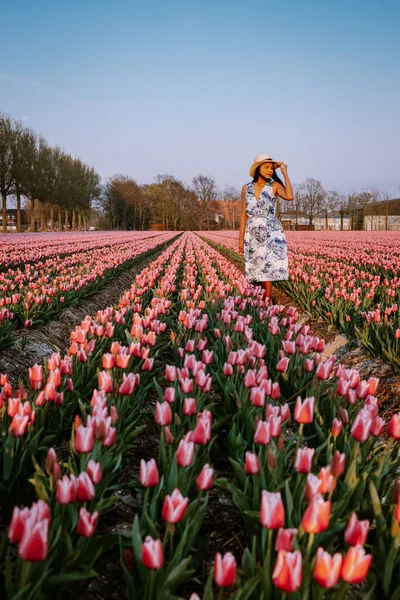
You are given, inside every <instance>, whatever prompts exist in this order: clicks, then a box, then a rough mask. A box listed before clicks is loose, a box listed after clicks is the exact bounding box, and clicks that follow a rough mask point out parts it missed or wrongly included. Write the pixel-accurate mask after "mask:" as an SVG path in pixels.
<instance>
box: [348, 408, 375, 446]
mask: <svg viewBox="0 0 400 600" xmlns="http://www.w3.org/2000/svg"><path fill="white" fill-rule="evenodd" d="M371 425H372V419H371V414H370V413H369V412H368V411H367V410H363V409H361V410H360V412H359V413H358V414H357V416H356V418H355V419H354V421H353V425H352V427H351V435H352V436H353V438H354V439H355V440H357V441H359V442H365V440H367V439H368V437H369V433H370V429H371Z"/></svg>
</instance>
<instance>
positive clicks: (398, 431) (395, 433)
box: [388, 413, 400, 440]
mask: <svg viewBox="0 0 400 600" xmlns="http://www.w3.org/2000/svg"><path fill="white" fill-rule="evenodd" d="M388 434H389V435H390V437H391V438H393V439H395V440H400V413H396V414H394V415H393V416H392V418H391V419H390V421H389V425H388Z"/></svg>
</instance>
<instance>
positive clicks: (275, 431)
mask: <svg viewBox="0 0 400 600" xmlns="http://www.w3.org/2000/svg"><path fill="white" fill-rule="evenodd" d="M368 235H371V232H368ZM205 237H207V238H208V239H209V240H210V241H211V242H212V245H210V244H208V243H207V241H205V239H204V238H205ZM10 239H11V238H10ZM25 239H27V238H25ZM318 239H321V240H322V241H321V243H320V245H319V246H318ZM35 240H38V244H37V246H35ZM94 241H96V243H97V244H98V245H96V244H95V245H94V246H92V241H91V239H90V238H89V236H87V238H85V239H82V245H81V246H79V249H77V248H76V246H75V243H74V252H69V251H68V250H69V248H70V246H69V245H68V238H67V234H66V235H65V236H60V245H59V246H58V245H57V241H56V238H55V237H54V238H53V241H52V242H51V244H50V243H49V244H46V243H44V242H43V241H40V239H39V238H36V236H32V243H30V242H29V241H28V242H27V244H26V247H25V248H23V249H22V250H21V251H20V253H19V255H18V253H17V252H16V253H15V255H14V256H13V261H14V266H9V263H8V259H6V258H4V257H2V258H1V256H0V258H1V261H2V262H1V265H0V283H1V286H0V299H9V298H11V300H12V303H10V302H8V301H5V302H4V303H3V305H2V308H1V309H0V310H3V311H8V313H12V314H14V315H15V317H14V318H15V319H18V320H19V323H20V325H23V324H25V325H26V321H27V320H28V321H29V320H30V319H32V321H33V324H35V319H36V320H37V322H39V321H40V319H44V318H45V316H44V307H46V305H47V306H48V307H51V308H54V307H57V305H56V304H53V303H59V302H61V298H62V297H64V300H65V301H68V302H70V303H72V301H73V295H74V293H76V294H80V293H82V292H83V291H84V289H85V285H87V284H88V283H93V282H96V281H97V280H98V279H101V278H102V277H103V276H104V274H105V273H110V272H112V270H113V269H115V268H118V265H121V264H122V263H124V262H126V261H129V260H131V259H132V258H133V257H135V256H138V255H139V254H140V253H144V252H146V251H148V250H150V249H151V248H154V247H155V246H157V245H160V244H163V243H165V242H167V241H169V242H170V243H169V244H168V245H167V246H166V247H165V249H164V250H163V251H162V253H161V254H159V256H158V257H157V258H155V259H154V260H153V261H152V262H150V264H148V266H146V267H145V268H144V269H143V270H142V271H141V272H140V273H139V274H138V275H137V276H136V278H135V280H134V281H133V282H132V285H131V287H130V288H129V289H127V290H126V291H124V292H123V293H121V298H120V301H119V303H118V304H117V305H116V306H109V307H104V310H100V311H98V312H97V313H96V314H94V315H88V316H86V317H85V319H83V321H82V322H81V324H80V326H77V327H76V328H75V329H74V330H73V331H71V333H70V345H69V348H68V350H67V351H66V352H62V353H61V352H54V353H53V354H52V355H51V356H49V358H48V359H47V360H46V361H45V363H44V364H35V365H32V366H31V368H30V369H29V374H26V377H23V376H22V375H21V380H22V379H26V384H25V385H24V384H23V383H20V384H19V385H14V384H13V383H12V382H11V380H10V378H9V377H8V376H7V373H2V374H0V427H1V437H0V444H1V446H0V491H1V494H0V536H1V540H0V570H1V571H0V590H1V598H6V599H7V600H11V599H12V600H19V599H23V600H41V599H47V598H52V599H54V600H55V599H60V600H61V599H68V598H72V597H73V596H77V595H78V594H79V597H80V598H86V599H88V600H100V599H102V600H106V599H107V600H108V599H109V598H121V599H122V598H124V599H128V600H138V599H140V600H179V599H184V600H199V599H201V600H213V599H215V600H221V599H225V600H228V599H229V600H267V599H268V600H270V599H271V600H281V599H294V600H303V599H304V600H322V599H324V598H326V599H330V598H332V599H345V598H347V599H356V598H361V597H363V598H366V599H367V600H371V599H374V598H380V599H388V600H400V412H398V413H395V414H393V415H392V416H391V418H390V421H388V422H385V421H384V420H383V419H382V418H381V416H380V415H379V409H378V403H377V399H376V395H375V394H376V392H377V389H378V386H379V380H378V379H377V378H375V377H370V378H369V379H367V380H363V379H362V378H361V377H360V373H359V372H358V371H357V370H356V369H347V368H345V367H344V366H343V365H341V364H340V363H339V362H338V361H337V360H336V357H335V356H334V355H330V356H329V357H328V358H327V359H326V360H323V359H322V356H321V355H322V352H323V351H324V349H325V343H324V340H323V339H320V338H318V337H315V336H312V335H310V328H309V326H307V325H302V324H300V323H299V322H298V321H299V319H300V314H299V312H298V311H297V309H296V308H294V307H285V306H283V305H274V304H272V303H271V302H270V301H269V300H268V299H266V298H265V297H264V292H263V290H262V288H260V287H258V286H253V285H251V284H250V283H249V282H247V280H246V279H245V278H244V277H243V274H242V273H241V271H240V270H239V269H238V268H237V267H236V266H235V265H234V264H233V263H232V262H231V261H230V260H229V259H228V258H227V257H226V255H225V253H224V254H222V253H220V252H219V251H218V250H217V249H216V244H218V245H219V246H221V247H222V246H224V247H225V248H227V249H228V250H229V249H230V250H231V251H233V252H236V250H237V242H238V236H237V232H202V233H201V235H197V234H194V233H183V234H181V235H179V236H177V234H176V232H170V233H166V232H161V233H158V232H132V233H129V234H127V233H126V232H125V233H117V232H114V233H110V234H109V233H107V234H96V240H94ZM373 241H374V248H375V246H376V248H375V250H374V251H371V243H370V241H369V240H368V238H366V237H365V236H364V235H362V236H361V235H360V236H359V237H357V236H355V238H354V239H352V238H350V237H349V238H346V239H345V238H344V237H343V239H342V238H336V237H334V236H333V235H331V234H329V233H324V234H323V236H321V237H320V238H318V236H317V235H315V234H311V235H310V232H307V237H304V238H302V237H301V236H298V235H296V236H288V242H289V248H290V252H291V254H290V281H288V282H287V283H286V284H285V286H286V287H285V289H286V290H287V292H288V293H289V294H292V295H293V294H294V292H295V291H296V290H297V291H296V294H297V296H296V297H297V298H299V304H301V305H302V306H304V307H305V308H307V310H310V311H314V312H315V313H316V314H319V315H321V316H323V317H324V318H326V319H328V320H329V321H330V323H331V324H335V325H338V326H339V325H340V327H341V328H343V330H344V331H346V332H347V334H348V335H357V336H359V338H360V339H361V340H362V341H363V343H365V344H366V345H367V346H368V344H369V345H371V347H372V348H370V349H371V351H373V352H378V351H381V352H382V353H383V354H384V355H385V357H386V358H387V359H389V360H392V362H393V364H394V365H395V364H396V360H397V357H396V354H397V355H398V351H397V349H398V345H397V344H398V343H399V337H400V336H399V335H398V331H399V330H400V322H399V317H398V311H397V305H396V302H398V299H399V294H400V291H399V289H400V288H399V285H400V280H399V266H400V265H399V263H400V244H399V241H400V240H399V239H398V237H397V238H396V237H395V236H394V235H393V236H390V237H389V236H388V235H387V232H385V237H384V238H382V237H379V236H376V240H375V239H374V240H373ZM53 242H54V243H53ZM75 250H76V252H75ZM232 257H233V254H232ZM15 281H17V284H16V283H15ZM13 285H16V287H15V288H12V286H13ZM64 285H65V286H66V288H65V289H64V287H63V286H64ZM121 292H122V290H121ZM13 295H14V296H15V297H14V298H13ZM300 297H301V299H300ZM39 300H41V302H39ZM331 300H333V301H331ZM5 314H6V313H5ZM347 317H349V319H347ZM378 317H379V319H378ZM6 320H9V318H7V316H6V317H4V319H3V322H5V321H6ZM1 331H2V326H1V323H0V335H1ZM374 336H376V338H375V337H374ZM376 340H379V342H378V341H376ZM150 438H151V442H152V444H151V445H147V446H144V445H143V440H146V439H147V441H149V439H150ZM143 447H146V448H151V449H152V453H151V454H149V453H148V452H146V454H145V455H144V454H143V452H142V449H143ZM123 501H124V503H125V505H128V506H130V507H131V512H130V513H129V514H130V517H131V518H130V521H129V523H128V524H127V523H126V518H125V519H124V523H123V525H124V526H122V524H121V523H119V521H118V514H119V513H118V509H121V506H122V504H123ZM227 502H229V506H230V507H231V510H232V511H233V512H232V514H234V515H235V518H234V520H233V525H232V528H231V529H230V531H229V532H227V533H226V535H225V537H223V536H222V537H221V536H217V537H216V536H214V535H213V533H214V532H213V527H214V526H215V523H216V520H218V515H219V514H221V515H222V511H224V510H225V509H224V506H225V505H226V503H227ZM124 514H126V513H124ZM127 525H128V526H127ZM235 540H239V542H240V543H239V542H238V541H235ZM107 572H108V573H110V572H111V573H112V575H111V581H110V582H109V583H110V586H109V587H108V588H107V590H108V591H107V592H104V594H103V595H102V594H101V589H102V585H103V584H104V586H105V583H104V581H105V580H104V577H105V575H104V574H105V573H107ZM99 580H100V581H102V582H103V584H102V585H100V586H98V587H97V588H93V585H94V584H95V582H96V581H99ZM93 589H97V591H96V593H95V595H93V594H94V592H93ZM111 590H112V592H111Z"/></svg>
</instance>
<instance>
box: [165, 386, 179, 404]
mask: <svg viewBox="0 0 400 600" xmlns="http://www.w3.org/2000/svg"><path fill="white" fill-rule="evenodd" d="M164 400H165V402H168V403H169V404H172V403H173V402H175V400H176V389H175V388H173V387H169V388H166V390H165V392H164Z"/></svg>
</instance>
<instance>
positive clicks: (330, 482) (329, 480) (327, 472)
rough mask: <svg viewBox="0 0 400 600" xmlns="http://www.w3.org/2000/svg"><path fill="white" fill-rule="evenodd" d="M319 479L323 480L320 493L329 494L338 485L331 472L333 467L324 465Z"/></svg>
mask: <svg viewBox="0 0 400 600" xmlns="http://www.w3.org/2000/svg"><path fill="white" fill-rule="evenodd" d="M318 479H319V480H320V482H321V488H320V493H321V494H329V492H331V491H332V490H334V489H335V487H336V479H335V478H334V476H333V475H332V473H331V467H330V466H329V467H322V468H321V470H320V472H319V473H318Z"/></svg>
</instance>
